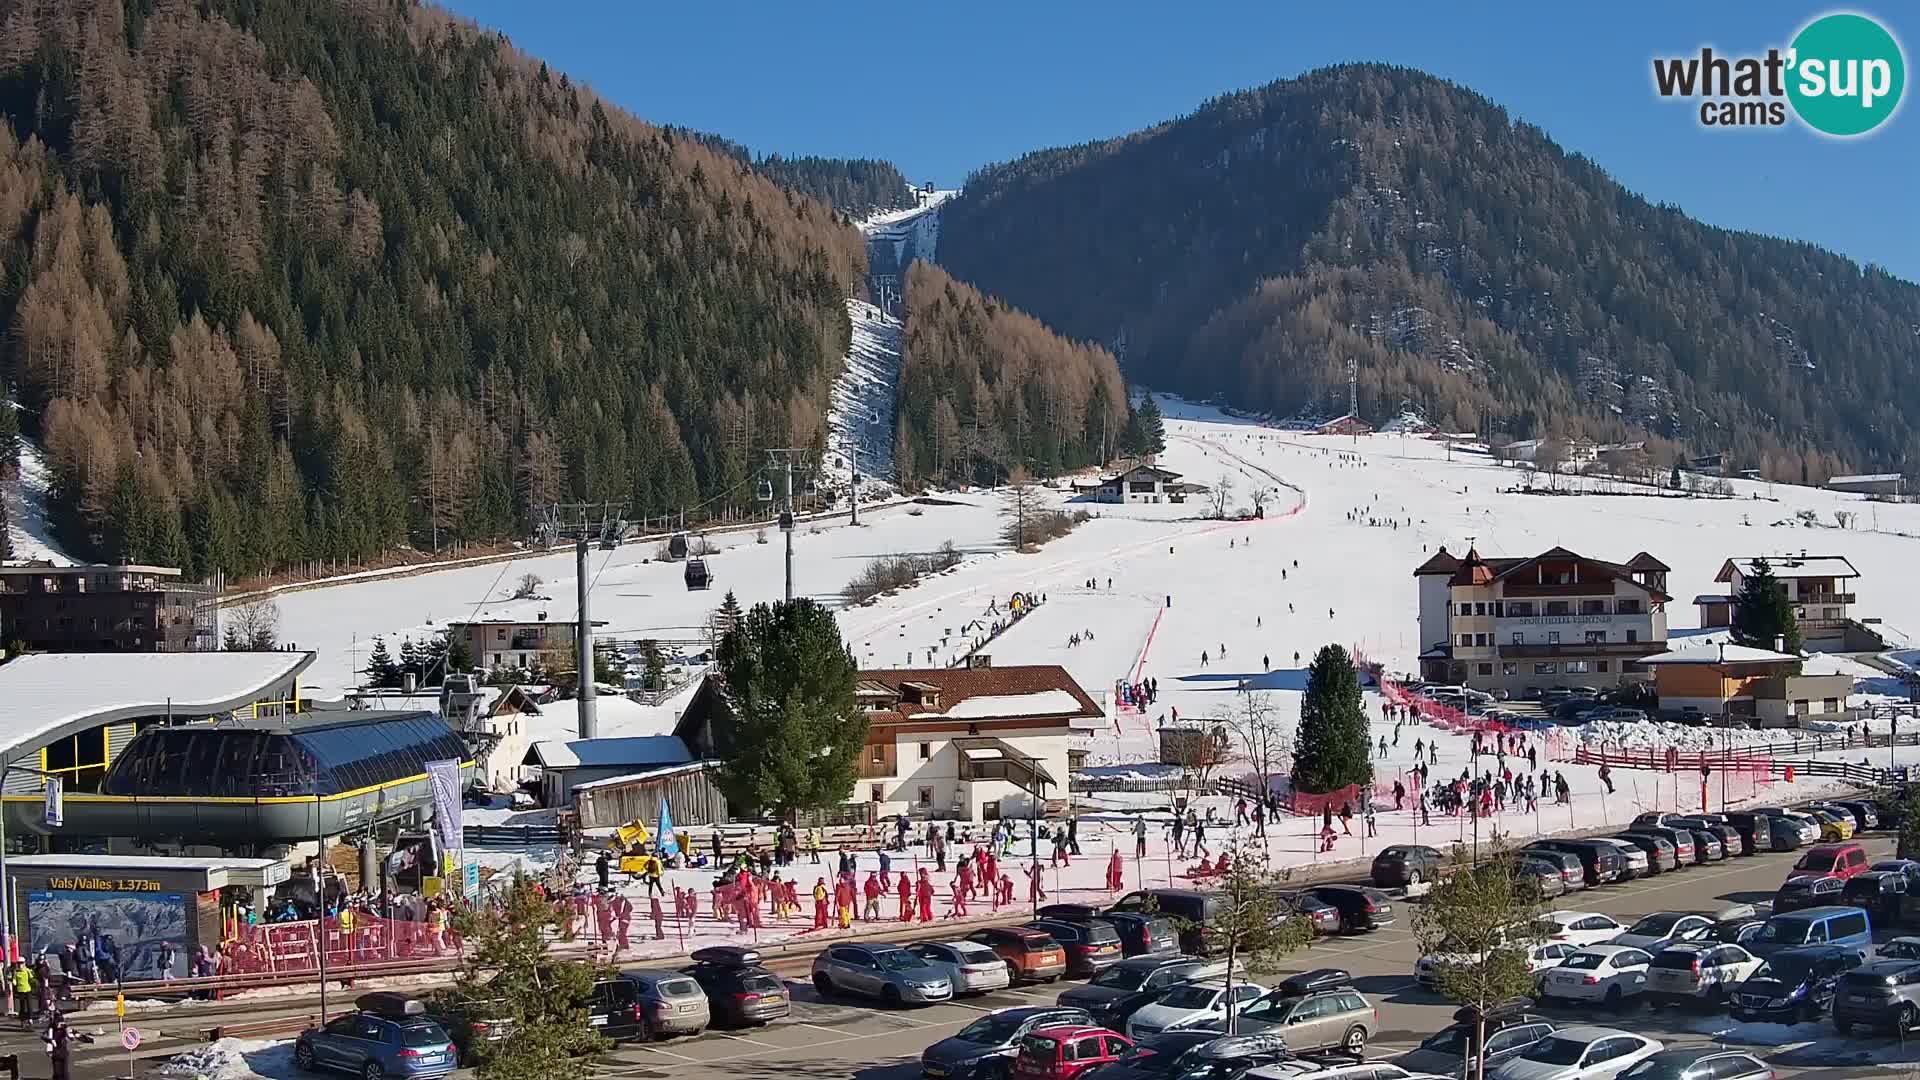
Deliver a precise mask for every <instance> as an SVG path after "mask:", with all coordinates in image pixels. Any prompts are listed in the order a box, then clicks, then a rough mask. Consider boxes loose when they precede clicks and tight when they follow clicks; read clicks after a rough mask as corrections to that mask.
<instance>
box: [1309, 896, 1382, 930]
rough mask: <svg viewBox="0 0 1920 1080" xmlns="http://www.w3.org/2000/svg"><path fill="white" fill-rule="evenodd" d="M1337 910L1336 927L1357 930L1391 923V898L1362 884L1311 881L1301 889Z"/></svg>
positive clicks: (1376, 927)
mask: <svg viewBox="0 0 1920 1080" xmlns="http://www.w3.org/2000/svg"><path fill="white" fill-rule="evenodd" d="M1305 892H1306V894H1307V895H1309V896H1314V897H1318V898H1319V899H1321V900H1324V901H1326V902H1327V903H1329V904H1332V905H1333V906H1334V907H1336V908H1338V909H1339V911H1340V929H1341V930H1343V931H1345V932H1347V933H1349V934H1357V933H1360V932H1362V931H1367V930H1378V929H1380V928H1381V927H1383V926H1391V925H1393V920H1394V914H1393V901H1392V899H1391V898H1390V897H1388V896H1387V894H1386V893H1383V892H1381V891H1380V890H1379V889H1370V888H1367V887H1366V886H1364V885H1315V886H1314V887H1312V888H1310V889H1307V890H1305Z"/></svg>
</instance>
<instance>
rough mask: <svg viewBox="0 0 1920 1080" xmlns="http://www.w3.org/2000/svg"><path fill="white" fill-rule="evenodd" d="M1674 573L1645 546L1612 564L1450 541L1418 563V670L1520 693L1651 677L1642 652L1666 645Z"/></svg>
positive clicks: (1556, 551)
mask: <svg viewBox="0 0 1920 1080" xmlns="http://www.w3.org/2000/svg"><path fill="white" fill-rule="evenodd" d="M1669 572H1670V570H1669V568H1668V566H1667V565H1666V564H1665V563H1663V562H1661V561H1660V560H1659V559H1656V558H1654V557H1653V556H1652V555H1649V554H1647V553H1646V552H1644V551H1643V552H1640V553H1639V554H1637V555H1635V556H1634V557H1633V558H1631V559H1629V560H1627V561H1626V562H1624V563H1613V562H1606V561H1604V560H1601V559H1594V558H1589V557H1587V556H1584V555H1579V554H1576V553H1575V552H1572V551H1569V550H1567V549H1566V548H1563V547H1555V548H1550V549H1548V550H1546V551H1543V552H1541V553H1540V554H1538V555H1534V556H1531V557H1527V558H1485V557H1483V556H1481V554H1480V552H1479V551H1478V550H1477V549H1474V548H1468V549H1467V553H1466V555H1464V556H1454V555H1452V554H1450V553H1449V552H1448V551H1447V549H1446V548H1444V547H1443V548H1441V549H1440V550H1439V551H1438V552H1436V553H1435V554H1434V555H1433V556H1432V557H1431V558H1429V559H1428V560H1427V561H1426V562H1424V563H1422V564H1421V565H1420V566H1419V567H1417V568H1415V570H1414V572H1413V573H1414V577H1415V579H1416V580H1417V582H1418V595H1419V622H1420V644H1421V653H1420V671H1421V677H1422V678H1424V679H1427V680H1429V681H1434V682H1446V683H1457V684H1464V685H1467V686H1472V687H1474V688H1475V689H1479V690H1486V691H1493V690H1506V691H1509V692H1510V693H1512V694H1514V695H1516V696H1518V695H1520V694H1523V693H1525V692H1526V691H1527V690H1530V689H1541V690H1545V689H1551V688H1554V687H1572V686H1591V687H1596V688H1605V687H1609V686H1617V685H1620V684H1622V683H1626V682H1645V681H1647V680H1648V679H1649V678H1650V677H1651V675H1650V673H1649V672H1648V671H1647V669H1646V668H1645V667H1644V666H1643V665H1641V664H1640V661H1641V660H1642V659H1644V658H1646V657H1647V656H1651V655H1653V654H1655V653H1659V652H1663V651H1665V649H1666V641H1667V611H1666V606H1667V604H1668V603H1669V602H1670V601H1671V600H1672V597H1670V596H1668V595H1667V592H1666V587H1667V574H1668V573H1669Z"/></svg>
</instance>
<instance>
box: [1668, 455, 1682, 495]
mask: <svg viewBox="0 0 1920 1080" xmlns="http://www.w3.org/2000/svg"><path fill="white" fill-rule="evenodd" d="M1667 486H1668V487H1670V488H1672V489H1673V490H1675V491H1679V490H1680V463H1679V462H1677V461H1676V462H1674V463H1673V475H1672V476H1669V477H1668V478H1667Z"/></svg>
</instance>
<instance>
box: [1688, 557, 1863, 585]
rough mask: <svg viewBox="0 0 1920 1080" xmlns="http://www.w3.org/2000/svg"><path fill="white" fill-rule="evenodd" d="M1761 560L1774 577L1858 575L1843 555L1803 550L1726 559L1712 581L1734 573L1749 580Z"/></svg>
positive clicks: (1720, 579) (1730, 576) (1851, 576)
mask: <svg viewBox="0 0 1920 1080" xmlns="http://www.w3.org/2000/svg"><path fill="white" fill-rule="evenodd" d="M1763 559H1764V560H1765V561H1766V564H1767V566H1768V567H1770V568H1771V569H1772V570H1773V576H1774V577H1777V578H1803V577H1818V578H1824V577H1847V578H1855V577H1859V576H1860V571H1858V570H1855V569H1854V568H1853V562H1852V561H1851V560H1849V559H1848V558H1847V557H1846V556H1845V555H1808V554H1807V553H1806V552H1804V551H1803V552H1801V553H1800V554H1798V555H1753V556H1746V557H1741V558H1734V559H1728V560H1727V561H1726V562H1725V563H1724V564H1722V565H1721V567H1720V573H1718V574H1717V575H1715V576H1714V579H1713V580H1715V581H1722V582H1726V581H1732V580H1733V575H1734V572H1735V571H1738V572H1739V574H1740V576H1741V577H1752V576H1753V572H1754V564H1755V563H1758V562H1760V561H1761V560H1763Z"/></svg>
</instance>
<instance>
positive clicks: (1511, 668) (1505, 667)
mask: <svg viewBox="0 0 1920 1080" xmlns="http://www.w3.org/2000/svg"><path fill="white" fill-rule="evenodd" d="M1500 674H1502V675H1518V674H1520V665H1519V664H1516V663H1514V662H1513V661H1511V660H1509V661H1507V662H1506V663H1504V664H1501V665H1500Z"/></svg>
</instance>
